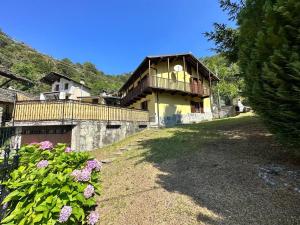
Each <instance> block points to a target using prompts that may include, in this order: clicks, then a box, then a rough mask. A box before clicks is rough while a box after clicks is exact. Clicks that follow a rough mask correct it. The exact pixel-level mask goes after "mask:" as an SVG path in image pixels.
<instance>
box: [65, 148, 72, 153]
mask: <svg viewBox="0 0 300 225" xmlns="http://www.w3.org/2000/svg"><path fill="white" fill-rule="evenodd" d="M72 151H73V149H72V148H71V147H66V149H65V152H66V153H70V152H72Z"/></svg>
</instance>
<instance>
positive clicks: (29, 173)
mask: <svg viewBox="0 0 300 225" xmlns="http://www.w3.org/2000/svg"><path fill="white" fill-rule="evenodd" d="M100 169H101V163H100V162H99V161H98V160H96V159H93V158H91V157H90V155H89V154H88V153H87V152H76V151H73V150H72V149H71V148H69V147H67V146H66V145H65V144H58V145H56V146H53V145H52V143H50V142H48V141H45V142H41V143H32V144H30V145H26V146H23V147H22V148H21V149H20V166H19V168H18V169H17V170H15V171H13V172H12V173H11V178H10V179H9V180H8V181H6V182H4V183H3V184H4V185H6V186H7V187H8V188H9V189H10V190H11V192H10V194H9V195H8V196H7V197H6V198H5V199H4V201H3V202H2V204H3V205H5V207H7V211H6V215H5V218H4V219H3V220H2V221H1V224H3V225H9V224H20V225H27V224H47V225H48V224H49V225H54V224H66V225H70V224H89V225H95V224H96V223H97V221H98V219H99V214H98V213H97V211H95V207H96V195H97V194H98V195H99V194H100V188H99V171H100Z"/></svg>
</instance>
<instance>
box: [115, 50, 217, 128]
mask: <svg viewBox="0 0 300 225" xmlns="http://www.w3.org/2000/svg"><path fill="white" fill-rule="evenodd" d="M213 81H218V78H217V77H216V76H215V75H214V74H213V73H212V72H211V71H209V70H208V68H207V67H205V66H204V65H203V63H202V62H201V61H199V60H198V59H197V58H196V57H194V56H193V55H192V54H176V55H161V56H148V57H146V58H145V59H144V60H143V62H142V63H141V64H140V65H139V66H138V68H137V69H136V70H135V71H134V72H133V74H132V75H131V76H130V77H129V79H128V80H127V82H126V83H125V84H124V85H123V86H122V88H121V89H120V91H119V92H120V95H121V96H122V100H121V105H122V106H126V107H130V108H135V109H144V110H148V111H149V113H150V121H151V122H152V123H153V124H156V125H158V124H159V125H173V124H180V123H194V122H200V121H202V120H211V119H212V112H211V103H210V102H211V101H210V99H211V98H210V95H211V83H212V82H213Z"/></svg>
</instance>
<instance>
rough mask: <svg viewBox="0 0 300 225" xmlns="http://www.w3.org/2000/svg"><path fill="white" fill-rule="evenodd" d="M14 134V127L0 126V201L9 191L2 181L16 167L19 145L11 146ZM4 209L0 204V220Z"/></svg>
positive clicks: (7, 177) (0, 201)
mask: <svg viewBox="0 0 300 225" xmlns="http://www.w3.org/2000/svg"><path fill="white" fill-rule="evenodd" d="M14 135H15V128H14V127H1V128H0V181H1V183H0V203H2V201H3V200H4V198H5V197H6V196H7V194H8V193H9V190H7V189H6V187H5V185H3V181H6V180H7V179H9V176H10V173H11V172H12V171H13V170H14V169H16V168H17V167H18V163H19V154H18V151H19V146H13V137H14ZM5 211H6V206H5V205H4V206H2V205H0V221H1V220H2V218H3V216H4V214H5Z"/></svg>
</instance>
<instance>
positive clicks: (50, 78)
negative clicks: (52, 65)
mask: <svg viewBox="0 0 300 225" xmlns="http://www.w3.org/2000/svg"><path fill="white" fill-rule="evenodd" d="M60 78H64V79H66V80H69V81H73V82H74V83H77V84H79V85H82V86H83V87H85V88H87V89H90V88H89V87H88V86H86V85H84V84H81V83H79V82H77V81H76V80H73V79H72V78H70V77H68V76H66V75H62V74H60V73H56V72H50V73H48V74H47V75H46V76H44V77H42V79H41V80H40V81H41V82H43V83H45V84H48V85H51V84H53V83H54V82H55V81H59V80H60Z"/></svg>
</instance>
